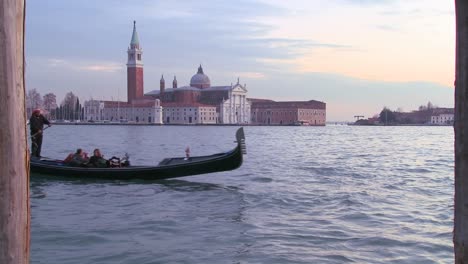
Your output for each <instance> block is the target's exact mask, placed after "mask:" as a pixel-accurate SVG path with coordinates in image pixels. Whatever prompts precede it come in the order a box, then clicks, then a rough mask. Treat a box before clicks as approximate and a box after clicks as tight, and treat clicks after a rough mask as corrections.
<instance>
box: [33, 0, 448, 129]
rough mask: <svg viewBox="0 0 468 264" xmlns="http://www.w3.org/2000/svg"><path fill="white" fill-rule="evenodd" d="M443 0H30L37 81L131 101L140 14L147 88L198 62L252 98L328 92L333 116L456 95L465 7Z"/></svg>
mask: <svg viewBox="0 0 468 264" xmlns="http://www.w3.org/2000/svg"><path fill="white" fill-rule="evenodd" d="M454 12H455V11H454V2H453V1H441V0H412V1H407V0H327V1H324V0H321V1H319V0H309V1H307V0H303V1H301V0H288V1H283V0H239V1H220V0H218V1H216V0H204V1H192V0H187V1H184V0H178V1H170V0H163V1H156V0H151V1H150V0H139V1H131V0H99V1H95V0H81V1H63V0H48V1H39V0H31V1H27V5H26V89H28V90H29V89H36V90H37V91H38V92H40V93H41V94H42V95H44V94H46V93H49V92H52V93H54V94H56V95H57V101H58V103H60V102H61V101H62V99H63V97H64V95H65V94H66V93H67V92H70V91H71V92H73V93H74V94H76V95H78V96H79V97H80V101H84V100H88V99H91V98H93V99H104V100H122V101H125V100H126V95H127V92H126V91H127V90H126V89H127V88H126V86H127V80H126V65H125V64H126V59H127V54H126V51H127V48H128V46H129V44H130V39H131V36H132V29H133V21H134V20H135V21H136V27H137V31H138V35H139V39H140V46H141V47H142V48H143V56H142V59H143V63H144V90H145V93H146V92H149V91H152V90H155V89H159V80H160V78H161V76H162V75H164V78H165V80H166V86H168V85H170V84H171V83H172V79H173V78H174V76H176V77H177V80H178V84H179V86H184V85H188V84H189V82H190V78H191V76H193V75H194V74H195V73H196V71H197V68H198V66H199V65H200V64H201V65H202V66H203V69H204V72H205V74H206V75H208V76H209V78H210V79H211V84H212V85H230V84H231V83H236V82H237V78H239V79H240V82H241V83H242V84H246V86H247V90H248V97H250V98H265V99H272V100H277V101H286V100H318V101H323V102H325V103H326V104H327V121H351V120H354V116H355V115H364V116H366V117H371V116H374V115H375V114H378V113H379V112H380V111H381V110H382V108H383V107H388V108H390V109H392V110H397V109H399V110H403V111H412V110H415V109H417V108H418V107H419V106H420V105H425V104H427V102H429V101H430V102H431V103H433V104H434V105H436V106H440V107H453V105H454V88H453V83H454V76H455V14H454Z"/></svg>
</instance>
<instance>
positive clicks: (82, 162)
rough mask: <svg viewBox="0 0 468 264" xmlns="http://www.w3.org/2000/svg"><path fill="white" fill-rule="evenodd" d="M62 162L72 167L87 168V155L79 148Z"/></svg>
mask: <svg viewBox="0 0 468 264" xmlns="http://www.w3.org/2000/svg"><path fill="white" fill-rule="evenodd" d="M63 162H64V163H65V164H67V165H70V166H73V167H84V166H87V164H88V162H89V157H88V153H86V152H84V151H83V150H82V149H80V148H79V149H77V150H76V152H75V153H74V154H69V155H68V156H67V158H66V159H65V160H64V161H63Z"/></svg>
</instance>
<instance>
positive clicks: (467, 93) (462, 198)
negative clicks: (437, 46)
mask: <svg viewBox="0 0 468 264" xmlns="http://www.w3.org/2000/svg"><path fill="white" fill-rule="evenodd" d="M455 13H456V19H455V20H456V52H455V54H456V55H455V124H454V129H455V215H454V221H455V222H454V230H453V244H454V251H455V263H456V264H467V263H468V1H467V0H455Z"/></svg>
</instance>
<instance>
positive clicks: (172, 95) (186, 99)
mask: <svg viewBox="0 0 468 264" xmlns="http://www.w3.org/2000/svg"><path fill="white" fill-rule="evenodd" d="M145 95H146V96H147V97H149V96H151V97H154V98H158V99H160V100H161V101H162V103H161V104H162V106H163V108H166V107H174V106H177V105H180V106H181V107H183V106H187V105H189V106H191V105H205V106H206V107H208V106H209V107H214V108H215V109H216V119H215V120H214V121H215V123H219V124H249V123H250V109H251V108H250V102H249V101H248V100H247V89H246V85H245V84H244V85H242V84H240V83H239V79H237V83H236V84H231V85H225V86H211V81H210V78H209V77H208V76H207V75H206V74H205V73H204V72H203V68H202V66H201V65H200V66H199V67H198V70H197V73H196V74H195V75H193V76H192V78H191V79H190V85H188V86H183V87H177V79H176V77H175V76H174V81H173V85H172V88H167V89H166V86H165V80H164V76H162V77H161V80H160V84H159V90H153V91H151V92H148V93H146V94H145ZM164 113H168V111H165V112H164ZM210 118H211V117H210ZM198 120H199V119H198ZM179 121H180V120H179ZM185 121H187V124H189V122H188V119H187V120H185ZM199 121H200V120H199ZM202 121H207V122H208V120H203V119H202ZM209 121H210V122H211V121H213V120H211V119H210V120H209ZM164 122H165V123H167V117H166V116H165V117H164ZM207 122H203V123H207Z"/></svg>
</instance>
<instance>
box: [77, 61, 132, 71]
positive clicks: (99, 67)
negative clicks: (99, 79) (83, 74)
mask: <svg viewBox="0 0 468 264" xmlns="http://www.w3.org/2000/svg"><path fill="white" fill-rule="evenodd" d="M123 68H124V67H123V65H122V64H121V63H105V64H94V65H85V66H81V67H78V68H77V69H80V70H85V71H94V72H117V71H120V70H122V69H123Z"/></svg>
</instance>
